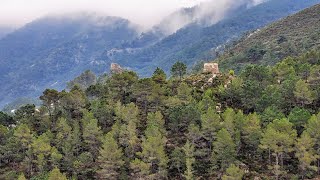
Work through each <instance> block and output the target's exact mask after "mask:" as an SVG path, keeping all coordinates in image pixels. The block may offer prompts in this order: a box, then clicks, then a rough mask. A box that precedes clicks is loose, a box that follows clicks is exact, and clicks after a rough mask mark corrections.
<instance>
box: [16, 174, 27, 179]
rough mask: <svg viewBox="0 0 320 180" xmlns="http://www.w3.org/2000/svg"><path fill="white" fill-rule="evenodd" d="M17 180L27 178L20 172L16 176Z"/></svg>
mask: <svg viewBox="0 0 320 180" xmlns="http://www.w3.org/2000/svg"><path fill="white" fill-rule="evenodd" d="M18 180H27V179H26V177H25V176H24V174H23V173H22V174H20V175H19V176H18Z"/></svg>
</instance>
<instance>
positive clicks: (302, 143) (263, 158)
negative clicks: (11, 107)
mask: <svg viewBox="0 0 320 180" xmlns="http://www.w3.org/2000/svg"><path fill="white" fill-rule="evenodd" d="M251 53H253V54H252V58H255V57H256V56H257V55H258V54H259V53H261V52H260V51H256V50H254V51H252V52H251ZM256 53H258V54H256ZM301 62H303V63H301ZM319 62H320V60H319V59H318V56H314V57H313V56H312V54H311V55H310V54H308V56H306V55H303V56H301V57H297V58H286V59H284V60H283V61H282V62H280V63H278V64H276V65H275V66H260V65H250V66H248V67H247V68H245V70H244V71H242V72H241V73H240V74H239V75H236V74H234V73H231V74H230V73H229V72H228V73H223V72H222V73H221V74H220V75H218V76H217V77H215V78H213V80H212V81H209V79H210V78H212V75H208V74H207V73H199V74H193V75H191V76H188V77H185V76H184V75H185V71H186V68H185V67H184V66H183V64H182V63H180V62H179V63H177V64H176V65H174V66H173V72H172V73H173V75H174V76H176V77H178V78H175V77H173V78H170V79H167V77H166V74H165V73H164V72H163V70H161V69H160V68H157V69H156V70H155V72H154V74H153V76H152V77H150V78H138V76H137V74H136V73H134V72H132V71H124V72H122V73H119V74H115V73H114V74H107V75H102V76H101V77H99V78H98V80H96V79H95V80H93V81H91V80H90V81H91V82H94V83H89V84H88V83H86V82H85V84H84V85H85V86H80V87H79V85H78V84H74V86H73V87H70V91H65V90H64V91H61V92H59V91H56V90H53V89H48V90H45V91H44V92H43V95H42V96H41V97H40V99H41V101H42V105H41V106H35V105H25V106H22V107H21V108H19V109H17V110H16V111H15V113H14V114H6V113H3V112H0V179H44V180H45V179H225V180H227V179H228V180H229V179H237V180H238V179H254V178H258V177H259V178H261V179H290V178H293V179H294V178H300V179H306V178H315V177H317V175H318V172H320V169H319V166H318V165H319V164H320V163H319V162H320V131H319V129H320V113H319V107H320V83H319V82H320V81H319V77H318V75H319V71H320V70H319V66H320V64H319ZM86 74H90V73H89V72H86ZM92 78H93V76H92ZM180 78H181V79H180ZM78 80H80V79H79V78H78V79H77V81H74V82H78V83H82V82H80V81H78ZM88 86H89V87H88Z"/></svg>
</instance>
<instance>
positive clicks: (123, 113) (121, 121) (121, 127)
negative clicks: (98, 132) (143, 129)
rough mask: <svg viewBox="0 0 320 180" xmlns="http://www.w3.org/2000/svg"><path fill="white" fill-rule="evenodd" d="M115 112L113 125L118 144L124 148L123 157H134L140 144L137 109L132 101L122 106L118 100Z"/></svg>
mask: <svg viewBox="0 0 320 180" xmlns="http://www.w3.org/2000/svg"><path fill="white" fill-rule="evenodd" d="M115 114H116V116H117V122H116V123H115V125H114V126H113V130H114V131H115V136H116V137H117V138H118V141H119V145H120V146H121V147H123V148H124V155H125V157H128V158H129V159H134V156H135V153H136V152H137V150H138V149H139V146H140V140H139V138H138V133H137V124H138V114H139V109H138V107H137V106H135V105H134V104H133V103H130V104H128V105H125V106H124V105H121V103H120V102H118V103H117V104H116V107H115Z"/></svg>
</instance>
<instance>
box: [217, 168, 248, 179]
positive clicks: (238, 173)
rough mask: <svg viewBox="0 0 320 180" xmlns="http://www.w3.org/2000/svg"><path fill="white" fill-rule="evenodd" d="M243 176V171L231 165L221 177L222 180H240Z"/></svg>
mask: <svg viewBox="0 0 320 180" xmlns="http://www.w3.org/2000/svg"><path fill="white" fill-rule="evenodd" d="M243 175H244V171H243V170H241V169H240V168H239V167H237V166H235V165H234V164H231V165H230V166H229V167H228V169H227V170H226V174H225V175H223V176H222V180H242V178H243Z"/></svg>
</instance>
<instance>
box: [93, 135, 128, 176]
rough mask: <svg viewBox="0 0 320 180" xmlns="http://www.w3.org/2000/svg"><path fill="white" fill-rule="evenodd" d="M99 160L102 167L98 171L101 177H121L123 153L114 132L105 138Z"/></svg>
mask: <svg viewBox="0 0 320 180" xmlns="http://www.w3.org/2000/svg"><path fill="white" fill-rule="evenodd" d="M98 162H99V167H100V170H98V171H97V174H98V177H99V179H119V174H120V173H119V172H120V169H121V166H123V165H124V161H123V153H122V150H121V148H119V146H118V144H117V142H116V141H115V139H114V137H113V134H112V133H108V134H107V135H106V136H105V138H104V139H103V145H102V148H101V149H100V156H99V158H98Z"/></svg>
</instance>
